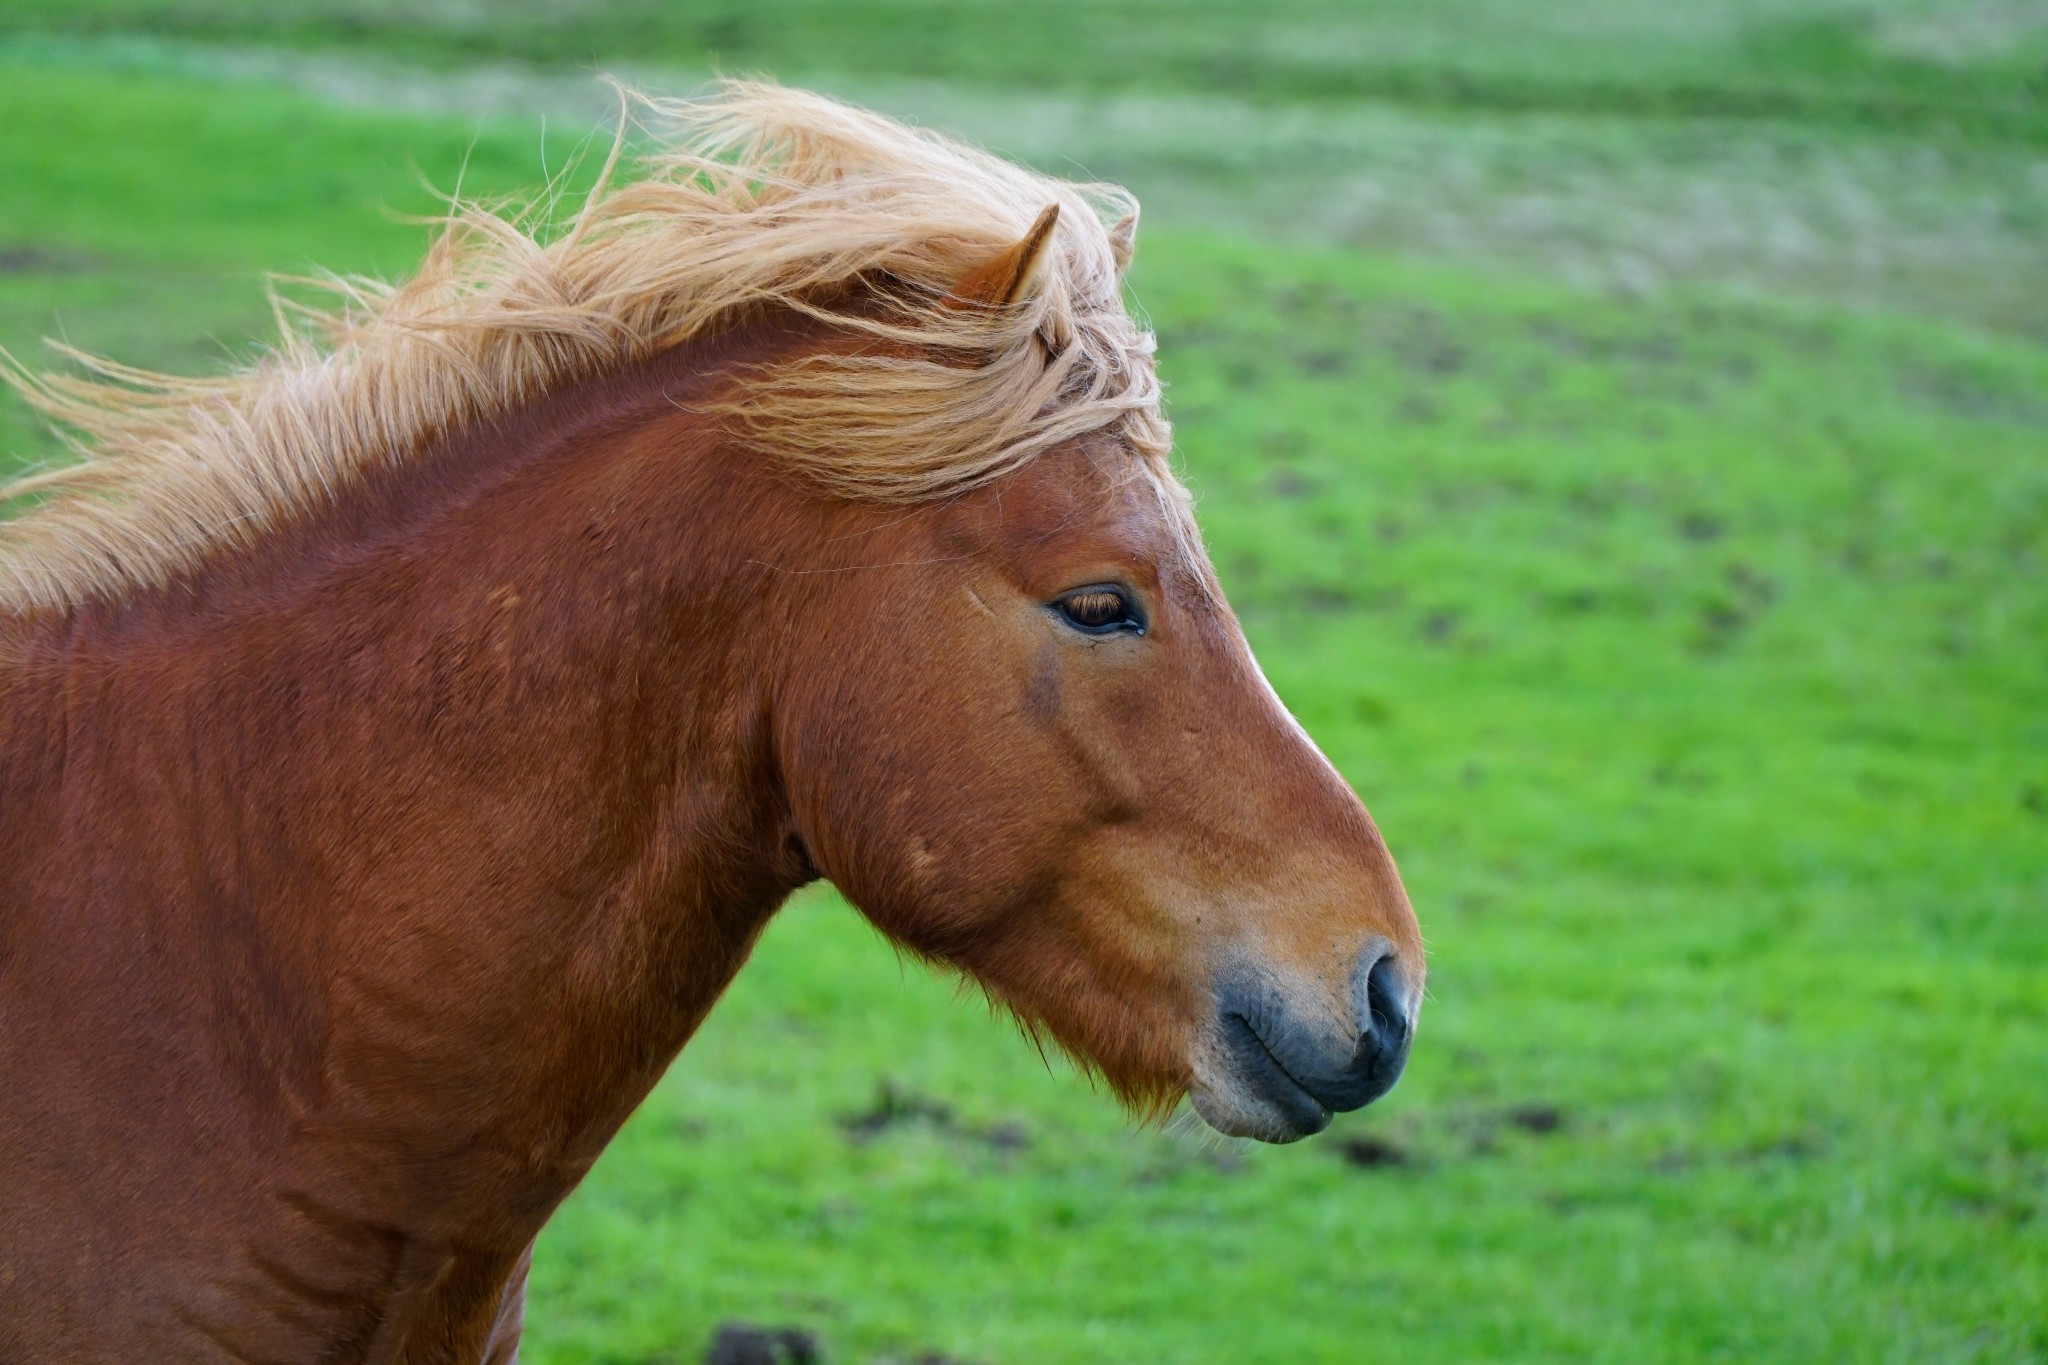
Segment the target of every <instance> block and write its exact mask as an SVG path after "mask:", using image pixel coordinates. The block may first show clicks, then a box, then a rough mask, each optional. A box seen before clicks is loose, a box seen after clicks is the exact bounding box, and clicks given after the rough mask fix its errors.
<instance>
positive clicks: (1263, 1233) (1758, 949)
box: [0, 0, 2048, 1365]
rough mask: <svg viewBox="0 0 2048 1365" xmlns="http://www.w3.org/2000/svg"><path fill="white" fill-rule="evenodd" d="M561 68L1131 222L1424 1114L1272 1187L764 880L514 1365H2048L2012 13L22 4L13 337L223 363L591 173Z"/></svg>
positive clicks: (858, 926) (2045, 1072) (1237, 562)
mask: <svg viewBox="0 0 2048 1365" xmlns="http://www.w3.org/2000/svg"><path fill="white" fill-rule="evenodd" d="M599 71H608V72H613V73H616V74H618V75H620V76H622V77H625V78H627V79H628V80H631V81H634V82H638V83H640V84H643V85H645V86H647V87H649V88H652V89H656V90H659V91H663V92H667V93H680V92H684V91H687V90H689V89H691V88H693V87H695V86H697V85H698V84H700V83H701V82H702V81H704V80H705V79H706V78H707V76H708V75H709V74H711V73H712V72H714V71H724V72H728V73H749V74H765V75H771V76H773V77H775V78H777V79H780V80H783V81H787V82H792V83H799V84H804V85H809V86H812V87H815V88H819V89H823V90H826V91H829V92H832V93H835V94H839V95H843V96H846V97H849V98H852V99H855V100H857V101H860V102H863V103H866V104H869V105H872V106H874V107H877V108H880V109H882V110H885V111H887V112H890V113H893V114H897V115H901V116H907V117H911V118H914V119H916V120H918V121H920V122H923V123H926V124H929V125H932V126H934V127H939V128H944V129H947V130H950V131H953V132H957V133H960V134H964V135H966V136H968V137H970V138H972V139H974V140H976V141H979V142H981V143H983V144H985V145H988V146H990V147H993V148H995V149H997V150H999V151H1002V152H1004V153H1006V154H1009V155H1012V156H1014V157H1017V158H1019V159H1022V160H1024V161H1027V162H1029V163H1031V164H1033V165H1035V166H1038V167H1039V168H1041V169H1044V170H1048V171H1052V172H1055V173H1060V174H1066V175H1070V176H1082V177H1097V178H1107V179H1115V180H1118V181H1121V182H1123V183H1125V184H1127V185H1129V186H1130V187H1132V188H1133V189H1134V190H1135V191H1136V192H1137V193H1138V194H1139V195H1140V196H1141V197H1142V199H1143V200H1144V203H1145V206H1146V216H1145V220H1144V227H1143V230H1142V232H1141V235H1140V243H1139V252H1138V263H1137V266H1136V268H1135V270H1134V272H1133V275H1132V277H1131V285H1132V289H1133V292H1134V296H1135V299H1136V301H1137V303H1138V305H1139V306H1141V307H1142V308H1143V309H1144V310H1145V311H1146V312H1147V313H1149V315H1150V317H1151V319H1152V322H1153V324H1154V325H1155V326H1156V328H1157V329H1158V332H1159V334H1160V338H1161V348H1162V357H1163V369H1164V373H1165V376H1166V378H1167V381H1168V384H1169V406H1170V413H1171V415H1172V416H1173V418H1174V419H1175V422H1176V426H1177V430H1178V435H1179V441H1180V447H1181V452H1182V459H1183V461H1184V464H1185V467H1186V471H1187V477H1188V479H1189V481H1190V483H1191V484H1192V485H1193V486H1194V488H1195V489H1196V492H1197V495H1198V497H1199V499H1200V503H1199V506H1200V513H1201V518H1202V521H1203V524H1204V527H1205V530H1206V533H1207V535H1208V537H1209V542H1210V545H1211V548H1212V551H1213V553H1214V556H1215V558H1216V560H1217V563H1218V566H1219V568H1220V571H1221V573H1222V577H1223V581H1224V586H1225V587H1226V589H1227V590H1228V592H1229V594H1230V596H1231V598H1232V600H1233V602H1234V603H1235V604H1236V606H1237V608H1238V610H1239V611H1240V613H1241V615H1242V616H1243V618H1244V621H1245V625H1246V629H1247V631H1248V633H1249V634H1250V636H1251V638H1252V641H1253V644H1254V646H1255V647H1256V648H1257V649H1258V650H1259V652H1260V655H1261V657H1262V659H1263V660H1264V662H1265V664H1266V667H1267V670H1268V672H1269V673H1270V674H1271V675H1272V678H1273V681H1274V683H1275V685H1276V686H1277V687H1278V688H1279V690H1280V692H1281V694H1282V695H1283V696H1284V697H1285V698H1286V699H1287V701H1288V702H1289V704H1290V705H1291V706H1292V707H1293V709H1294V710H1295V711H1296V713H1297V714H1298V715H1299V716H1300V717H1301V719H1302V721H1303V722H1304V724H1306V725H1307V727H1308V728H1309V729H1310V731H1311V732H1312V733H1313V734H1314V735H1315V736H1316V738H1317V739H1318V740H1319V741H1320V742H1321V743H1322V744H1323V746H1324V747H1325V748H1326V750H1327V751H1328V752H1329V753H1330V755H1331V757H1332V758H1333V759H1334V760H1335V761H1336V762H1337V764H1338V765H1339V766H1340V767H1341V768H1342V769H1343V770H1344V772H1345V773H1346V774H1347V775H1348V776H1349V777H1350V779H1351V780H1352V782H1353V783H1354V785H1356V786H1357V788H1358V789H1359V791H1360V793H1361V794H1362V795H1363V796H1364V797H1365V799H1366V801H1367V803H1368V804H1369V805H1370V806H1371V807H1372V808H1373V811H1374V813H1375V815H1376V816H1377V817H1378V819H1379V821H1380V823H1381V825H1382V827H1383V829H1384V831H1385V832H1386V835H1387V837H1388V840H1389V842H1390V844H1391V845H1392V847H1393V849H1394V852H1395V854H1396V856H1397V857H1398V858H1399V859H1400V860H1401V863H1402V867H1403V871H1404V873H1405V875H1406V877H1407V879H1408V883H1409V887H1410V890H1411V892H1412V894H1413V897H1414V900H1415V902H1416V905H1417V908H1418V911H1419V913H1420V915H1421V917H1422V920H1423V925H1424V929H1425V931H1426V933H1427V934H1428V936H1429V939H1430V943H1431V949H1432V960H1433V968H1432V977H1431V999H1430V1002H1429V1004H1428V1005H1427V1007H1426V1009H1425V1011H1424V1016H1423V1031H1422V1034H1421V1037H1420V1039H1419V1041H1418V1045H1417V1048H1416V1052H1415V1055H1414V1058H1413V1061H1412V1063H1411V1065H1410V1069H1409V1073H1408V1076H1407V1078H1406V1079H1405V1080H1404V1081H1403V1082H1402V1084H1401V1086H1400V1087H1399V1089H1397V1090H1396V1091H1395V1092H1394V1093H1393V1095H1392V1096H1390V1097H1389V1098H1388V1099H1387V1100H1385V1101H1384V1102H1382V1103H1381V1104H1378V1105H1376V1106H1374V1107H1373V1108H1371V1109H1370V1110H1367V1111H1365V1112H1363V1113H1361V1114H1357V1115H1352V1116H1348V1117H1344V1118H1340V1119H1339V1120H1338V1122H1337V1124H1336V1126H1335V1127H1334V1128H1333V1129H1332V1131H1331V1132H1330V1133H1329V1134H1328V1135H1326V1136H1324V1137H1323V1138H1321V1139H1318V1140H1316V1141H1313V1142H1309V1143H1306V1144H1303V1145H1300V1146H1297V1147H1292V1148H1285V1149H1273V1148H1255V1147H1247V1146H1239V1145H1236V1144H1230V1143H1221V1142H1219V1141H1217V1140H1216V1139H1214V1138H1211V1137H1207V1136H1204V1135H1203V1133H1202V1132H1201V1131H1200V1130H1199V1128H1198V1127H1197V1126H1195V1125H1192V1124H1189V1123H1185V1122H1181V1123H1175V1124H1170V1125H1168V1126H1167V1127H1166V1128H1164V1129H1163V1130H1161V1129H1146V1130H1135V1129H1133V1128H1132V1127H1131V1126H1130V1125H1128V1124H1127V1123H1126V1122H1125V1121H1124V1119H1123V1118H1122V1117H1121V1116H1120V1115H1119V1114H1118V1113H1117V1111H1116V1109H1115V1106H1114V1105H1113V1103H1112V1102H1111V1101H1110V1099H1109V1098H1108V1097H1107V1096H1105V1095H1103V1094H1100V1093H1091V1092H1090V1091H1089V1089H1088V1087H1087V1084H1086V1082H1085V1081H1083V1080H1082V1079H1080V1078H1078V1077H1076V1076H1075V1075H1074V1074H1073V1073H1072V1072H1071V1071H1069V1070H1068V1068H1066V1067H1065V1066H1064V1065H1063V1064H1061V1063H1058V1062H1057V1061H1055V1062H1054V1063H1052V1064H1051V1065H1050V1066H1048V1065H1047V1064H1046V1063H1044V1062H1043V1061H1041V1059H1040V1057H1039V1055H1038V1054H1037V1052H1036V1051H1034V1050H1033V1048H1032V1047H1031V1046H1030V1045H1029V1044H1028V1043H1026V1042H1025V1041H1023V1040H1022V1039H1020V1038H1019V1037H1018V1036H1017V1035H1016V1033H1015V1031H1014V1030H1013V1029H1012V1028H1011V1027H1010V1026H1009V1025H1008V1024H1006V1023H1005V1022H1004V1021H1003V1020H1001V1019H999V1018H995V1017H992V1016H991V1015H990V1014H989V1013H988V1011H987V1010H986V1009H985V1008H984V1007H983V1006H982V1005H981V1004H980V1003H979V1001H978V999H977V998H975V997H973V996H972V995H971V994H966V995H963V994H962V993H961V992H960V991H959V990H958V988H957V987H956V985H955V983H952V982H950V981H948V980H946V979H943V978H942V977H940V976H938V975H935V974H933V973H931V972H929V971H927V970H926V969H924V968H922V967H919V966H916V965H913V964H906V963H904V962H902V961H900V960H899V959H898V958H897V957H896V956H895V955H894V954H893V953H892V952H891V951H890V949H889V948H888V947H887V946H886V945H885V944H884V943H883V942H882V941H881V940H880V939H879V938H878V937H877V936H876V935H875V934H874V933H873V932H872V931H871V930H870V929H868V928H867V927H866V925H865V924H864V922H862V921H861V920H860V919H858V917H856V916H855V915H854V914H853V913H852V912H851V911H849V910H848V909H847V908H846V907H845V906H844V905H843V904H841V903H840V902H839V901H838V900H837V899H836V898H834V897H833V896H832V895H830V894H829V893H828V892H822V891H819V892H813V893H807V894H806V895H804V896H803V897H801V898H800V899H799V900H798V901H797V902H796V903H795V904H793V905H792V906H791V908H790V909H789V910H788V911H787V912H785V913H784V915H783V916H782V917H781V918H780V919H779V920H778V921H777V923H776V925H775V926H774V927H773V929H772V930H771V932H770V933H769V935H768V937H767V939H766V941H765V942H764V943H763V945H762V947H761V949H760V951H759V953H758V955H757V957H756V960H755V962H754V963H753V965H752V966H751V967H750V968H749V969H748V970H747V971H746V972H745V973H744V974H743V975H742V977H741V978H740V981H739V983H738V985H737V987H736V988H735V989H734V990H733V992H732V993H731V995H730V996H729V997H728V998H727V1000H726V1001H725V1002H724V1003H723V1004H721V1006H720V1007H719V1009H718V1011H717V1012H716V1013H715V1015H714V1016H713V1018H712V1020H711V1021H710V1023H709V1025H708V1026H707V1027H706V1029H705V1030H704V1032H703V1033H702V1034H701V1035H700V1037H699V1038H698V1039H697V1041H696V1042H695V1043H694V1044H693V1045H692V1046H691V1047H690V1049H689V1050H688V1051H687V1052H686V1053H685V1054H684V1055H683V1057H682V1059H681V1060H680V1061H679V1062H678V1063H677V1065H676V1066H675V1068H674V1069H673V1071H672V1072H671V1074H670V1075H669V1077H668V1079H667V1080H666V1081H665V1082H664V1083H663V1085H662V1087H661V1089H660V1090H659V1091H658V1092H657V1093H656V1095H655V1096H654V1098H653V1099H652V1101H651V1102H650V1103H649V1104H648V1105H647V1106H646V1107H645V1109H644V1110H643V1111H642V1112H641V1113H640V1114H639V1116H638V1117H637V1118H635V1119H634V1121H633V1122H632V1124H631V1125H630V1126H629V1128H628V1129H627V1131H626V1132H625V1133H624V1135H623V1136H622V1137H621V1139H620V1140H619V1142H618V1143H617V1144H616V1145H615V1146H614V1147H613V1149H612V1150H611V1151H610V1153H609V1154H608V1155H607V1156H606V1157H605V1159H604V1160H603V1162H602V1163H601V1164H600V1165H599V1166H598V1168H597V1170H596V1172H595V1173H594V1175H593V1176H592V1177H591V1179H590V1180H589V1182H588V1183H587V1184H586V1185H585V1186H584V1188H583V1189H582V1190H581V1191H580V1192H579V1193H578V1194H577V1195H576V1196H575V1197H574V1199H572V1200H571V1202H570V1203H569V1204H568V1205H567V1206H566V1207H565V1208H564V1209H563V1211H562V1213H561V1215H560V1216H559V1217H558V1218H557V1220H556V1221H555V1223H554V1224H553V1225H552V1226H551V1228H550V1229H549V1231H548V1232H547V1233H546V1235H545V1236H544V1237H543V1238H542V1240H541V1243H540V1248H539V1252H538V1255H537V1258H536V1262H535V1268H534V1279H533V1292H532V1299H531V1303H530V1308H529V1313H528V1321H529V1324H530V1326H529V1333H528V1347H527V1353H528V1354H527V1358H528V1359H530V1360H532V1361H537V1362H542V1363H543V1365H555V1363H566V1362H617V1363H619V1365H629V1363H639V1362H682V1361H696V1360H699V1359H701V1358H702V1356H703V1353H704V1350H705V1344H706V1342H707V1341H708V1339H709V1338H710V1336H711V1334H712V1332H713V1330H714V1328H715V1326H716V1325H717V1324H718V1323H720V1322H722V1321H725V1320H728V1319H746V1320H751V1321H756V1322H770V1323H789V1324H792V1325H795V1326H799V1327H801V1328H803V1329H805V1330H806V1331H809V1332H812V1333H815V1334H816V1336H817V1337H818V1338H819V1339H820V1340H821V1341H822V1342H823V1343H824V1346H825V1348H826V1350H827V1351H828V1352H829V1355H830V1358H831V1359H832V1360H834V1361H840V1362H851V1361H878V1362H879V1361H897V1362H910V1361H932V1362H939V1361H945V1362H968V1361H974V1362H984V1365H1024V1363H1026V1362H1029V1363H1030V1365H1061V1363H1063V1362H1074V1363H1075V1365H1080V1363H1082V1362H1089V1363H1093V1362H1105V1361H1115V1362H1128V1361H1146V1362H1157V1361H1175V1362H1219V1363H1220V1362H1231V1363H1232V1365H1243V1363H1245V1362H1267V1361H1271V1362H1302V1361H1357V1360H1375V1359H1405V1360H1415V1361H1425V1362H1441V1361H1477V1360H1500V1361H1518V1362H1519V1361H1571V1362H1587V1361H1615V1362H1629V1365H1647V1363H1649V1362H1661V1361H1674V1362H1676V1361H1698V1360H1740V1361H1798V1362H1809V1361H1817V1360H1858V1361H1897V1362H1931V1361H1987V1362H1989V1361H1997V1362H2016V1361H2043V1360H2048V3H2044V2H2043V0H1690V3H1687V4H1684V5H1675V4H1668V3H1659V2H1658V0H1552V2H1551V3H1546V4H1542V5H1534V4H1529V3H1526V0H1264V2H1263V3H1226V2H1225V0H1175V2H1174V3H1163V2H1162V0H1036V3H1031V4H1012V3H997V2H996V0H949V2H947V3H940V0H894V2H893V3H891V2H886V0H863V2H861V3H855V2H854V0H750V2H749V3H745V4H741V3H732V2H731V0H700V2H696V3H689V2H686V0H591V2H590V3H580V4H577V3H567V2H566V0H564V2H562V3H549V2H548V0H509V2H507V3H491V4H486V3H483V0H403V2H401V0H264V2H263V3H258V2H257V0H7V4H6V6H5V7H4V8H0V344H4V345H5V346H6V347H7V348H9V349H10V350H12V351H13V352H15V353H16V354H17V355H21V356H23V357H24V358H28V359H34V358H35V357H36V352H37V349H38V346H37V339H38V338H39V337H41V336H44V335H55V336H60V337H64V338H66V339H68V340H70V341H72V342H74V343H76V344H79V345H83V346H87V347H91V348H95V349H101V350H105V351H109V352H111V353H113V354H114V355H116V356H118V357H120V358H121V359H123V360H127V361H131V362H135V363H139V364H144V365H150V366H155V367H160V368H168V369H173V370H179V371H187V372H194V371H206V370H217V369H219V368H221V367H223V366H225V365H227V364H229V363H231V362H232V361H233V360H235V359H237V358H246V357H247V356H249V355H251V354H252V353H253V350H254V347H255V345H256V344H257V341H258V339H259V338H260V337H261V335H262V334H263V332H264V331H265V329H266V328H267V326H268V325H269V323H268V313H267V310H266V307H265V304H264V301H263V296H262V290H261V283H260V277H261V275H262V273H263V272H264V271H267V270H275V271H284V272H294V271H303V270H306V269H308V268H310V267H313V266H315V265H318V266H323V267H328V268H333V269H340V270H350V271H365V272H372V273H379V274H387V275H389V274H398V273H402V272H404V271H406V270H408V269H409V267H410V265H411V263H412V262H413V261H414V260H416V259H417V257H418V255H419V252H420V250H421V248H422V245H423V242H424V240H425V238H424V230H423V229H422V228H420V227H418V226H416V225H413V224H410V223H408V222H406V221H405V215H407V214H416V213H423V212H431V211H432V209H433V207H434V203H435V200H434V191H435V190H448V189H453V188H454V187H456V185H457V184H458V183H459V184H460V185H461V187H462V188H463V189H464V190H465V191H466V192H469V193H480V194H500V193H508V192H512V191H516V190H520V189H522V188H524V189H529V190H530V189H532V188H534V187H536V186H539V185H540V184H542V183H543V181H544V180H545V179H546V178H548V177H551V176H563V173H564V168H565V167H570V166H572V165H574V164H576V158H577V156H578V154H579V153H585V154H587V153H589V152H591V151H592V150H593V149H594V150H596V151H597V152H599V153H601V152H602V148H603V143H604V139H605V138H606V137H607V136H608V132H602V131H597V130H598V129H599V126H600V124H601V123H602V122H603V121H604V120H605V119H606V118H607V116H608V110H609V108H610V97H609V95H608V93H607V92H606V91H605V89H604V88H603V87H602V86H601V85H600V84H599V82H598V81H597V80H596V79H595V74H596V73H597V72H599ZM596 159H598V158H595V157H589V158H587V159H586V160H585V162H583V163H582V169H580V170H574V169H572V170H570V171H568V173H567V174H566V176H563V178H562V180H561V184H562V185H563V187H564V189H565V192H569V193H573V191H574V189H575V187H576V186H577V185H578V184H579V183H585V182H586V181H587V177H588V174H589V171H590V164H591V162H592V161H594V160H596ZM0 452H5V454H4V455H0V461H7V462H21V461H28V460H35V459H45V458H55V457H57V456H58V454H59V447H58V446H57V444H56V443H55V441H54V440H53V438H51V437H50V436H49V435H48V434H47V433H45V432H44V431H42V430H41V429H40V428H39V427H38V426H37V424H36V423H35V422H34V421H33V420H32V419H31V418H30V416H29V415H28V414H27V413H26V412H25V410H24V409H23V408H22V407H21V405H20V404H19V403H17V402H15V401H14V400H13V399H12V398H11V397H7V398H0Z"/></svg>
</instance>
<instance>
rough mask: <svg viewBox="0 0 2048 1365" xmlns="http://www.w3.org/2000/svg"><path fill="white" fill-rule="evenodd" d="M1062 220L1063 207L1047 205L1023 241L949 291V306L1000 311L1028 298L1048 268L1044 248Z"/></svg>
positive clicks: (1053, 204)
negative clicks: (1042, 270)
mask: <svg viewBox="0 0 2048 1365" xmlns="http://www.w3.org/2000/svg"><path fill="white" fill-rule="evenodd" d="M1059 220H1060V206H1059V205H1058V204H1057V203H1052V204H1047V205H1046V206H1045V212H1043V213H1041V214H1039V215H1038V220H1037V221H1036V222H1034V223H1033V224H1032V225H1031V230H1030V231H1029V232H1027V233H1025V234H1024V237H1023V239H1022V240H1021V241H1019V242H1018V243H1017V244H1016V245H1015V246H1011V247H1005V248H1004V249H1003V250H1002V251H1000V252H998V253H997V254H996V256H995V258H994V259H992V260H990V261H988V262H987V263H985V264H983V265H978V266H976V267H975V268H974V269H972V270H970V271H968V272H967V273H966V274H965V275H962V276H961V277H960V280H959V282H958V283H956V284H955V285H954V286H953V287H952V288H951V289H950V290H948V291H947V293H946V302H947V304H948V305H950V306H952V307H954V308H1001V307H1004V306H1005V305H1007V304H1012V303H1015V302H1017V301H1018V300H1019V299H1022V298H1024V297H1026V296H1027V295H1029V294H1030V293H1031V287H1032V285H1033V283H1035V281H1036V279H1037V276H1038V272H1039V271H1040V269H1041V268H1043V266H1044V264H1045V248H1046V246H1047V244H1048V243H1050V242H1051V241H1052V230H1053V225H1054V224H1056V223H1058V222H1059Z"/></svg>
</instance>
